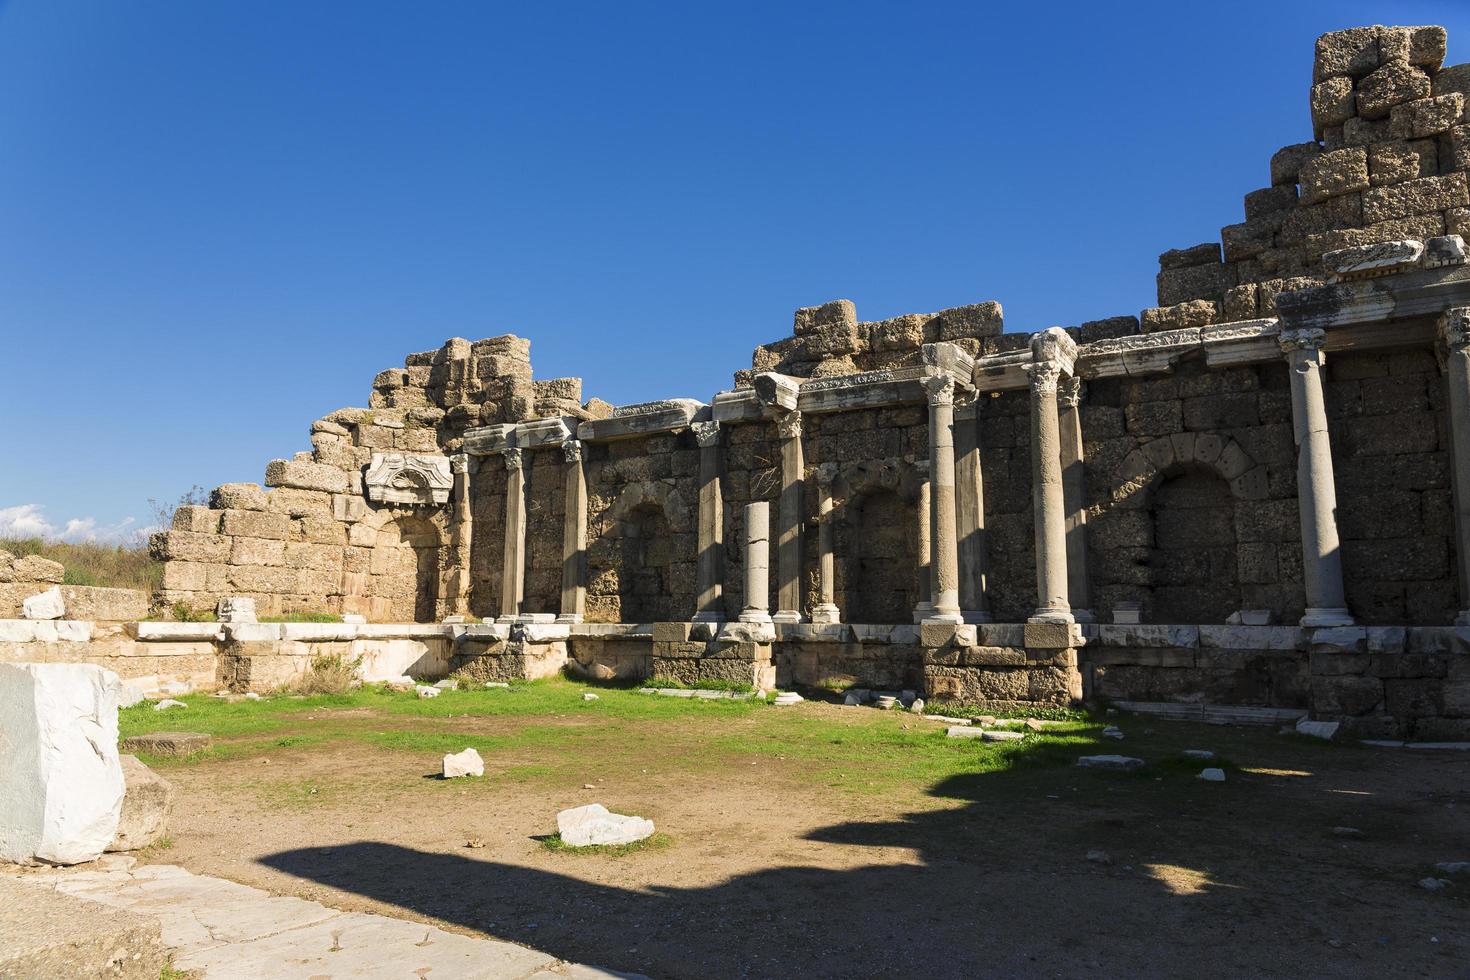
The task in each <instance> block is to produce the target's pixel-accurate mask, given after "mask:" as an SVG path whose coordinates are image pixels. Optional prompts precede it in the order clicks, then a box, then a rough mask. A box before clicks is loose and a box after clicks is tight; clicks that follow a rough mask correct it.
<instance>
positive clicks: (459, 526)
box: [447, 453, 479, 616]
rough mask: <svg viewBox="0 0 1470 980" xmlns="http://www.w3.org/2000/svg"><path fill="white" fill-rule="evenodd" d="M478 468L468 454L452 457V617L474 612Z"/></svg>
mask: <svg viewBox="0 0 1470 980" xmlns="http://www.w3.org/2000/svg"><path fill="white" fill-rule="evenodd" d="M478 465H479V461H478V459H476V458H475V457H472V456H467V455H465V454H464V453H458V454H456V455H454V456H451V457H449V469H450V472H452V473H453V474H454V490H453V493H454V516H453V518H452V520H453V523H452V524H451V525H450V529H449V545H450V548H451V549H452V550H453V553H454V565H453V566H452V567H451V568H450V569H449V574H448V576H447V578H448V580H449V581H448V585H449V595H448V599H449V602H448V612H449V614H450V615H452V616H465V615H468V614H469V611H470V542H471V541H473V540H474V516H473V514H472V513H471V510H470V473H471V470H472V469H474V468H476V467H477V466H478Z"/></svg>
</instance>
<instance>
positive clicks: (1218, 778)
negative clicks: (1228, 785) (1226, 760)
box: [1199, 768, 1225, 783]
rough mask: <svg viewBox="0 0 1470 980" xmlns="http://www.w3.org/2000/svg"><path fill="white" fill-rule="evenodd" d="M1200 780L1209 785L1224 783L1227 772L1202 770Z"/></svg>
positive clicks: (1212, 769) (1214, 769) (1211, 769)
mask: <svg viewBox="0 0 1470 980" xmlns="http://www.w3.org/2000/svg"><path fill="white" fill-rule="evenodd" d="M1199 778H1200V779H1203V780H1204V781H1205V782H1207V783H1223V782H1224V781H1225V770H1224V769H1216V768H1210V769H1202V770H1200V774H1199Z"/></svg>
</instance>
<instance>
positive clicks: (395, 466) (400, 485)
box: [362, 453, 454, 506]
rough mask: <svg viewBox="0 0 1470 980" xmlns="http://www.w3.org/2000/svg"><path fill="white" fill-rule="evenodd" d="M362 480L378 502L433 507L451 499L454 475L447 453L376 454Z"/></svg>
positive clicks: (368, 492)
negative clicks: (426, 454)
mask: <svg viewBox="0 0 1470 980" xmlns="http://www.w3.org/2000/svg"><path fill="white" fill-rule="evenodd" d="M362 483H363V489H364V490H365V491H366V492H367V498H368V499H369V500H371V501H372V502H373V503H375V504H405V505H408V506H434V505H436V504H446V503H448V502H449V491H450V490H451V489H453V487H454V474H453V473H452V472H451V469H450V465H449V457H448V456H413V455H409V454H407V453H373V459H372V462H371V463H370V464H369V465H368V469H367V473H366V474H365V475H364V476H363V479H362Z"/></svg>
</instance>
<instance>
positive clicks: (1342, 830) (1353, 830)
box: [1332, 827, 1363, 837]
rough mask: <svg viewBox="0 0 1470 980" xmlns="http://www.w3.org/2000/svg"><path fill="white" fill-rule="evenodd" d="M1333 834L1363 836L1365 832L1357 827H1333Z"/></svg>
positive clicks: (1337, 835)
mask: <svg viewBox="0 0 1470 980" xmlns="http://www.w3.org/2000/svg"><path fill="white" fill-rule="evenodd" d="M1332 835H1333V836H1334V837H1362V836H1363V832H1362V831H1361V830H1359V829H1358V828H1357V827H1333V828H1332Z"/></svg>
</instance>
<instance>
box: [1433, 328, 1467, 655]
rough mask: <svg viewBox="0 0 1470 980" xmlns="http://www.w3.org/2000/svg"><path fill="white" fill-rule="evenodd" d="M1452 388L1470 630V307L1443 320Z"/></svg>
mask: <svg viewBox="0 0 1470 980" xmlns="http://www.w3.org/2000/svg"><path fill="white" fill-rule="evenodd" d="M1439 336H1440V339H1441V340H1442V341H1443V342H1444V349H1445V375H1446V381H1447V383H1448V385H1449V406H1450V449H1451V456H1452V460H1453V475H1454V478H1453V480H1452V485H1453V488H1454V495H1455V559H1456V564H1457V565H1458V567H1459V570H1460V614H1459V615H1458V616H1456V617H1455V625H1456V626H1470V307H1465V306H1460V307H1456V308H1455V309H1452V310H1446V311H1445V312H1444V314H1443V315H1442V316H1441V317H1440V320H1439Z"/></svg>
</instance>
